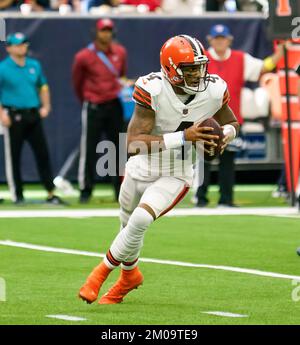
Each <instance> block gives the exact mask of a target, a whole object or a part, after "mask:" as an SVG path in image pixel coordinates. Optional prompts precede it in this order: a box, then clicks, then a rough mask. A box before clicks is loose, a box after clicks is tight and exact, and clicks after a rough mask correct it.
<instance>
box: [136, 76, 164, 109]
mask: <svg viewBox="0 0 300 345" xmlns="http://www.w3.org/2000/svg"><path fill="white" fill-rule="evenodd" d="M161 90H162V75H161V73H150V74H148V75H145V76H142V77H140V78H139V79H138V80H137V81H136V83H135V87H134V92H133V99H134V101H135V102H136V103H138V104H140V105H142V106H144V107H146V108H153V97H155V96H157V95H159V94H160V92H161Z"/></svg>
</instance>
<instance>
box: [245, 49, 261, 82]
mask: <svg viewBox="0 0 300 345" xmlns="http://www.w3.org/2000/svg"><path fill="white" fill-rule="evenodd" d="M263 65H264V61H263V60H261V59H257V58H255V57H253V56H251V55H250V54H247V53H245V55H244V80H245V81H258V79H259V77H260V74H261V71H262V68H263Z"/></svg>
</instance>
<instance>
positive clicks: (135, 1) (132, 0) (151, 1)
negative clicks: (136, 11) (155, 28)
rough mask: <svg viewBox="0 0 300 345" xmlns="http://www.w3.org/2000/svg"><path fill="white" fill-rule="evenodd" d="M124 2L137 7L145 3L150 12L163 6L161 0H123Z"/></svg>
mask: <svg viewBox="0 0 300 345" xmlns="http://www.w3.org/2000/svg"><path fill="white" fill-rule="evenodd" d="M122 4H124V5H132V6H136V7H137V6H140V5H144V6H146V7H148V10H149V11H150V12H153V11H156V10H157V9H159V8H160V7H161V0H122Z"/></svg>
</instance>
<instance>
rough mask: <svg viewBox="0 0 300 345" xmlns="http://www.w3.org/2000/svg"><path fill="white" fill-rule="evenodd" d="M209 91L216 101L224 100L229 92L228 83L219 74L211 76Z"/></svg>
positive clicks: (209, 78) (209, 77)
mask: <svg viewBox="0 0 300 345" xmlns="http://www.w3.org/2000/svg"><path fill="white" fill-rule="evenodd" d="M207 79H208V80H209V83H208V87H207V90H208V92H209V93H210V95H211V97H212V98H214V99H223V97H224V93H225V91H226V90H227V83H226V81H225V80H223V79H222V78H221V77H220V76H218V75H217V74H210V75H209V76H208V77H207Z"/></svg>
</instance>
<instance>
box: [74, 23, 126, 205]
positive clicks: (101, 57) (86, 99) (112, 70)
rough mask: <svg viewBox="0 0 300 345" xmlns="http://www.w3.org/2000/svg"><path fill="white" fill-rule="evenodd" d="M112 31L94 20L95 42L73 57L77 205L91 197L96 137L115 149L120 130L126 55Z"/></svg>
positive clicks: (115, 178) (115, 182) (117, 184)
mask: <svg viewBox="0 0 300 345" xmlns="http://www.w3.org/2000/svg"><path fill="white" fill-rule="evenodd" d="M114 27H115V26H114V22H113V21H112V20H110V19H100V20H98V21H97V23H96V37H95V41H94V42H93V43H91V44H89V46H88V47H86V48H83V49H82V50H80V51H79V52H78V53H77V54H76V56H75V59H74V64H73V70H72V78H73V85H74V89H75V91H76V94H77V96H78V98H79V99H80V101H81V102H82V103H83V108H82V132H81V146H80V160H79V172H78V181H79V188H80V202H81V203H87V202H89V200H90V198H91V196H92V191H93V188H94V175H95V171H96V158H97V155H96V146H97V144H98V141H99V140H100V139H101V137H100V135H101V134H103V133H105V134H106V139H107V140H109V141H111V142H113V143H114V144H115V146H116V148H118V147H119V133H120V132H122V131H123V130H124V120H123V108H122V105H121V102H120V99H119V93H120V90H121V84H120V80H119V79H120V78H121V77H124V76H125V74H126V69H127V51H126V49H125V48H124V47H123V46H122V45H120V44H117V43H115V42H113V36H114ZM118 154H119V150H118V149H116V155H117V157H116V159H117V161H116V173H117V176H111V179H112V183H113V186H114V190H115V197H116V199H117V198H118V195H119V191H120V186H121V180H120V177H119V157H118Z"/></svg>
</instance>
